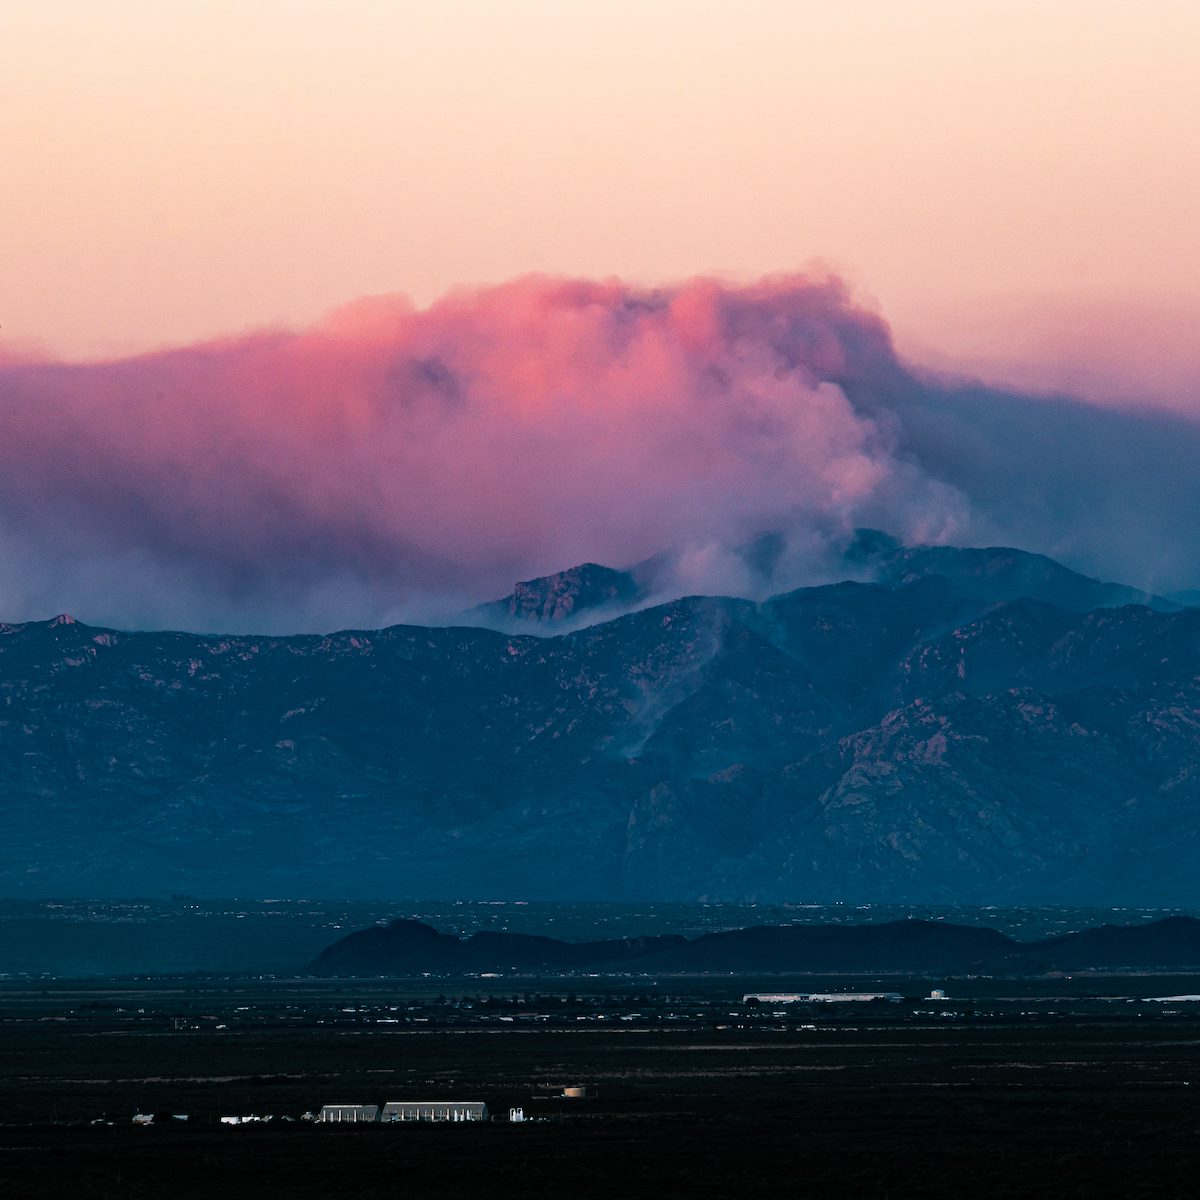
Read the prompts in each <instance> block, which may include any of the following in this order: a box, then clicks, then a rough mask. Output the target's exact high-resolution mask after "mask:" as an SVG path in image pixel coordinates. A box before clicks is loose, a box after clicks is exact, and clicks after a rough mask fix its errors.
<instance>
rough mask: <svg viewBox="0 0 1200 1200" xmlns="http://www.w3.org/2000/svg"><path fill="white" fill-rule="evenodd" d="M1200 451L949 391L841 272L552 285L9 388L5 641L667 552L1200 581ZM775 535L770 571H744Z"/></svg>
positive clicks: (371, 602) (243, 619)
mask: <svg viewBox="0 0 1200 1200" xmlns="http://www.w3.org/2000/svg"><path fill="white" fill-rule="evenodd" d="M1198 455H1200V427H1198V426H1197V425H1196V424H1193V423H1192V422H1190V421H1189V420H1187V419H1186V418H1183V417H1178V416H1174V417H1173V416H1169V415H1165V414H1162V413H1155V412H1150V411H1132V410H1131V411H1114V410H1112V409H1099V408H1094V407H1089V406H1086V405H1083V404H1079V403H1072V402H1069V401H1065V400H1046V399H1037V398H1033V397H1028V396H1021V395H1017V394H1012V393H1004V392H998V391H992V390H988V389H986V388H984V387H982V386H978V387H976V386H964V385H962V384H953V385H951V384H948V383H943V382H939V381H938V380H937V379H935V378H931V377H929V376H926V375H923V374H921V373H919V372H917V371H915V370H913V369H911V368H910V367H909V366H907V365H905V364H903V363H902V362H900V361H899V360H898V358H897V355H896V353H895V351H894V349H893V346H892V342H891V338H890V335H889V332H888V329H887V327H886V325H885V324H884V322H883V321H882V320H881V319H880V318H879V317H878V316H876V315H874V314H873V313H871V312H869V311H867V310H865V309H864V308H862V307H860V306H859V305H857V304H856V303H855V302H854V301H853V299H852V298H851V296H850V295H849V293H848V291H847V289H846V288H845V286H844V285H843V284H842V283H840V282H839V281H838V280H836V279H811V278H804V277H795V276H790V277H780V278H773V279H768V280H764V281H761V282H759V283H756V284H753V285H749V286H734V285H730V284H725V283H721V282H717V281H713V280H708V279H698V280H694V281H691V282H688V283H686V284H683V285H680V286H677V287H673V288H663V289H639V288H635V287H630V286H627V285H625V284H623V283H620V282H617V281H605V282H587V281H577V280H558V279H546V278H540V277H531V278H525V279H520V280H517V281H515V282H512V283H509V284H506V285H503V286H499V287H494V288H488V289H479V290H470V291H468V290H463V291H459V292H455V293H452V294H450V295H448V296H446V297H445V298H443V299H442V300H440V301H439V302H437V303H436V304H434V305H432V306H431V307H429V308H427V309H423V310H416V309H414V308H413V307H412V306H411V305H410V304H408V303H407V302H406V301H404V300H403V299H397V298H380V299H368V300H363V301H359V302H357V303H355V304H353V305H350V306H348V307H347V308H344V309H342V310H340V311H338V312H335V313H334V314H333V315H332V316H330V317H329V318H328V319H327V320H326V321H324V322H323V323H322V324H320V325H319V326H317V327H315V328H312V329H307V330H304V331H300V332H290V331H272V332H260V333H254V334H250V335H247V336H244V337H240V338H233V339H228V340H223V341H219V342H212V343H207V344H203V345H197V346H191V347H185V348H181V349H175V350H170V351H166V352H162V353H157V354H151V355H146V356H142V357H138V358H133V359H128V360H124V361H119V362H104V363H89V364H63V363H54V362H17V361H9V362H7V363H3V362H0V617H3V618H5V619H8V620H21V619H27V618H33V617H42V616H47V615H50V614H52V613H54V612H57V611H71V612H73V613H75V614H76V615H78V616H79V617H81V618H82V619H84V620H87V621H90V622H93V623H98V624H99V623H106V624H112V625H117V626H122V627H127V628H128V627H162V626H177V627H184V628H193V629H209V630H211V629H225V630H251V629H252V630H258V631H280V632H294V631H300V630H318V629H326V628H332V627H335V626H372V625H378V624H384V623H387V622H390V621H396V620H404V619H407V620H413V619H438V618H439V617H445V616H447V615H448V614H451V613H453V612H455V611H457V610H459V609H461V608H462V607H464V606H466V605H469V604H473V603H476V602H478V601H481V600H486V599H491V598H493V597H495V596H498V595H502V594H503V593H505V592H506V591H508V590H509V588H510V587H511V584H512V583H513V582H514V581H515V580H517V579H523V578H528V577H530V576H533V575H537V574H542V573H546V572H549V571H553V570H556V569H559V568H561V567H564V566H568V565H571V564H573V563H576V562H580V561H585V560H592V561H599V562H604V563H608V564H610V565H614V566H625V565H628V564H631V563H634V562H636V561H638V560H640V559H643V558H646V557H647V556H650V555H653V554H655V553H658V552H661V551H671V552H673V555H674V558H673V561H674V562H675V563H676V564H677V566H676V575H677V580H676V582H677V585H678V588H679V589H680V590H686V591H722V592H742V593H743V594H756V593H760V592H762V591H764V590H772V589H778V588H782V587H787V586H793V585H796V584H799V583H803V582H814V581H820V580H823V579H825V578H827V577H829V576H830V575H831V574H836V570H837V567H836V561H837V555H838V552H839V549H840V547H841V546H843V545H844V544H845V543H846V541H847V540H848V539H849V537H850V536H851V532H852V531H853V529H854V528H855V527H857V526H863V525H869V526H873V527H877V528H880V529H884V530H886V531H887V532H888V533H891V534H892V535H894V536H895V537H897V538H899V539H900V540H902V541H905V542H908V543H916V542H929V541H933V542H956V543H962V544H982V543H1004V544H1010V545H1019V546H1022V547H1024V548H1027V549H1032V550H1039V551H1042V552H1045V553H1049V554H1052V555H1055V556H1057V557H1060V558H1062V559H1064V560H1065V561H1067V562H1069V563H1070V564H1071V565H1073V566H1076V567H1079V568H1082V569H1084V570H1086V571H1088V572H1089V573H1093V574H1099V575H1104V576H1106V577H1111V578H1118V579H1120V580H1122V581H1124V582H1129V583H1134V584H1137V585H1139V586H1143V587H1148V588H1152V589H1153V588H1158V589H1166V588H1171V587H1185V586H1194V585H1195V583H1196V582H1197V581H1200V540H1198V539H1196V537H1195V534H1194V514H1195V513H1196V512H1198V511H1200V472H1197V471H1196V470H1195V466H1194V464H1195V462H1196V461H1198ZM764 533H772V534H774V535H776V540H777V543H778V546H779V547H780V548H781V549H780V550H779V552H778V553H775V554H773V555H772V556H771V561H770V563H769V565H767V566H761V565H759V566H756V565H755V564H754V562H753V561H752V559H751V558H748V557H747V556H746V555H745V554H741V553H736V551H737V549H738V548H739V547H744V546H746V545H748V544H749V543H751V542H753V541H754V539H755V538H757V537H759V536H760V535H762V534H764Z"/></svg>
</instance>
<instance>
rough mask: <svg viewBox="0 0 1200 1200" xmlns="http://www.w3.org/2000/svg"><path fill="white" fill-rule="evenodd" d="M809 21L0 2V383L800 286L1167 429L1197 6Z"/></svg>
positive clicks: (674, 7) (1191, 299) (1195, 269)
mask: <svg viewBox="0 0 1200 1200" xmlns="http://www.w3.org/2000/svg"><path fill="white" fill-rule="evenodd" d="M832 9H833V6H828V5H816V4H806V3H786V2H783V0H758V2H757V3H754V2H751V3H739V4H734V3H704V2H702V0H690V2H687V3H685V2H683V0H658V2H657V3H652V4H644V3H643V4H634V3H631V2H630V0H616V2H613V3H607V4H605V5H604V6H599V5H584V4H577V3H576V4H572V3H561V2H560V3H551V2H549V0H506V2H505V3H485V2H483V0H458V2H448V3H446V4H443V5H441V6H418V5H415V4H404V3H382V2H375V0H358V2H353V0H350V2H343V3H338V4H334V3H329V2H327V0H292V2H290V3H285V2H282V0H260V2H259V3H257V4H254V5H247V4H244V3H231V2H226V0H210V2H205V3H198V2H188V0H180V2H173V3H171V4H161V3H157V2H151V0H122V2H121V3H115V2H112V0H86V2H84V0H46V2H43V3H39V4H37V5H34V4H33V3H30V2H28V0H25V2H20V3H14V4H10V5H7V6H5V7H4V9H3V11H2V12H0V100H2V102H3V103H2V104H0V156H2V161H3V162H4V164H5V170H4V176H5V178H4V183H3V190H2V194H3V197H4V202H3V206H2V208H3V220H2V222H0V339H3V340H2V342H0V348H3V347H8V348H9V349H10V350H11V351H14V352H17V353H20V352H21V351H22V349H23V348H30V347H36V348H42V349H44V351H45V352H47V353H50V354H54V355H61V356H65V357H69V358H79V357H108V356H113V355H118V354H124V353H132V352H137V351H141V350H145V349H149V348H152V347H156V346H160V345H163V344H170V343H180V342H187V341H192V340H196V339H201V338H206V337H211V336H214V335H218V334H227V333H234V332H238V331H240V330H243V329H246V328H253V327H258V326H264V325H273V324H288V325H294V324H303V323H308V322H311V321H313V320H315V319H316V318H317V317H318V316H319V315H320V314H321V313H323V312H326V311H328V310H329V309H331V308H334V307H336V306H338V305H339V304H341V303H343V302H345V301H347V300H350V299H351V298H353V297H355V296H359V295H364V294H377V293H390V292H402V293H406V294H408V295H410V296H411V297H412V298H413V299H414V300H415V301H416V302H417V303H418V304H424V303H427V302H428V301H430V300H432V299H433V298H435V297H436V296H438V295H439V294H441V293H443V292H444V291H445V290H447V289H448V288H450V287H452V286H454V285H456V284H461V283H470V284H473V283H483V282H490V281H498V280H502V279H505V278H509V277H511V276H514V275H519V274H523V273H526V272H529V271H543V272H550V273H555V274H568V275H583V276H592V277H596V276H598V277H607V276H613V275H615V276H620V277H623V278H627V279H631V280H635V281H639V282H649V283H654V282H660V281H661V282H669V281H674V280H677V279H681V278H686V277H689V276H691V275H695V274H707V273H713V272H716V273H726V274H732V275H734V276H736V277H740V278H747V277H753V276H756V275H759V274H763V273H772V272H777V271H786V270H793V269H796V268H797V267H803V266H804V265H805V264H806V263H809V262H812V261H814V260H816V261H820V262H822V263H824V264H827V265H828V266H830V267H832V268H833V269H835V270H837V271H839V272H841V273H843V274H844V275H845V276H846V277H847V278H849V279H850V280H851V281H852V282H853V283H854V284H855V285H856V286H857V287H859V288H860V289H863V290H864V294H865V295H866V296H867V297H868V298H869V299H870V300H871V301H872V303H873V304H874V305H875V306H876V307H878V308H879V310H880V311H881V312H882V313H883V314H884V315H885V316H886V317H887V318H888V320H889V321H890V322H891V323H892V324H893V327H894V328H895V329H896V331H897V336H898V339H899V342H900V345H901V348H902V349H905V350H907V351H908V352H909V353H911V354H913V355H914V356H916V357H919V358H924V359H926V360H927V361H932V362H934V365H939V362H940V363H941V364H942V365H948V366H966V367H976V368H979V369H980V370H983V371H985V373H990V374H991V375H992V376H993V377H996V378H1000V379H1008V380H1010V381H1012V382H1017V383H1021V384H1022V385H1028V386H1039V385H1041V386H1053V387H1064V388H1077V389H1079V390H1081V391H1084V392H1087V391H1088V390H1089V389H1090V390H1091V391H1092V392H1093V393H1094V394H1096V395H1097V396H1098V397H1099V398H1102V399H1110V400H1120V399H1123V398H1135V397H1134V393H1135V392H1139V391H1142V392H1144V393H1145V395H1146V396H1147V397H1148V398H1150V399H1156V400H1158V401H1160V402H1163V403H1171V404H1173V405H1175V406H1176V407H1179V406H1184V407H1187V406H1188V405H1189V403H1190V398H1191V396H1192V395H1194V385H1195V384H1196V381H1197V380H1198V379H1200V357H1198V352H1197V350H1196V346H1197V344H1198V343H1200V338H1197V337H1196V332H1197V318H1198V317H1200V232H1198V230H1200V221H1198V219H1197V218H1198V217H1200V155H1198V154H1197V153H1196V149H1195V148H1196V146H1198V145H1200V82H1198V79H1200V74H1198V73H1197V72H1196V71H1195V69H1194V62H1193V58H1194V48H1195V46H1196V45H1198V44H1200V5H1196V4H1194V3H1190V2H1189V3H1182V2H1176V0H1152V2H1150V3H1146V4H1142V5H1138V6H1132V5H1128V4H1125V3H1118V2H1116V0H1107V2H1106V0H1091V2H1089V3H1082V2H1078V0H1059V2H1057V3H1055V4H1051V5H1046V4H1037V3H1032V2H1030V0H1010V2H1008V3H997V2H993V0H983V2H979V3H973V4H969V5H964V4H962V3H960V2H957V0H956V2H950V0H911V2H909V3H905V4H893V3H884V2H872V0H850V2H848V3H844V4H842V5H839V6H837V9H836V11H832ZM1197 403H1200V402H1197ZM1193 411H1194V410H1193Z"/></svg>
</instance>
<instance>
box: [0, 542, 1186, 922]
mask: <svg viewBox="0 0 1200 1200" xmlns="http://www.w3.org/2000/svg"><path fill="white" fill-rule="evenodd" d="M1034 557H1035V556H1021V555H1020V553H1019V552H1016V551H1009V550H997V551H966V552H958V553H955V552H952V551H949V552H942V551H939V552H937V554H935V555H933V556H930V557H928V558H926V559H925V560H924V566H922V567H921V569H915V568H914V567H913V566H912V562H911V560H910V562H909V565H908V566H907V567H906V568H905V569H904V570H903V571H901V572H899V573H898V574H896V575H895V576H894V577H893V578H891V579H889V580H887V581H885V582H882V583H876V584H862V583H842V584H836V585H833V586H829V587H820V588H805V589H800V590H798V591H795V592H791V593H788V594H786V595H782V596H778V597H776V598H774V599H772V600H769V601H767V602H765V603H762V604H754V603H751V602H749V601H744V600H734V599H720V598H705V597H690V598H685V599H681V600H677V601H674V602H672V603H670V604H665V605H661V606H657V607H653V608H647V609H644V610H642V611H638V612H633V613H629V614H627V615H625V616H622V617H619V618H617V619H615V620H611V621H608V622H605V623H603V624H597V625H594V626H591V627H589V628H586V629H581V630H579V631H577V632H574V633H571V634H568V635H566V636H557V637H544V636H543V637H530V636H512V635H506V634H503V633H498V632H494V631H491V630H488V629H468V628H448V629H437V628H417V627H406V626H398V627H394V628H390V629H384V630H380V631H374V632H363V631H346V632H342V633H337V634H333V635H330V636H327V637H275V638H267V637H211V636H196V635H189V634H173V633H172V634H167V633H136V634H133V633H118V632H114V631H110V630H100V629H95V628H89V627H86V626H83V625H80V624H76V623H72V622H70V621H69V620H67V619H61V618H60V619H56V620H54V621H49V622H40V623H31V624H25V625H14V626H2V627H0V798H2V802H3V810H4V813H5V818H6V819H5V834H6V836H5V838H4V840H3V842H2V843H0V891H3V892H7V893H17V894H20V893H36V894H41V895H54V894H62V893H69V894H76V895H79V894H131V893H138V892H153V893H159V894H162V893H165V892H170V891H190V892H193V893H206V894H224V895H237V894H242V895H260V896H263V895H266V896H270V895H337V894H343V895H358V896H365V895H378V896H382V895H390V896H405V895H407V896H463V897H484V898H486V897H492V896H501V895H506V896H530V897H547V898H571V897H597V898H606V897H607V898H639V899H654V898H696V897H712V898H759V899H763V900H767V899H805V898H809V899H813V900H822V901H836V900H848V901H855V902H867V901H885V900H900V901H910V902H943V901H962V902H974V903H1021V902H1031V903H1032V902H1040V903H1054V902H1070V903H1096V904H1116V903H1125V902H1137V903H1147V904H1154V903H1184V904H1190V903H1197V902H1200V878H1198V876H1197V872H1196V871H1195V869H1194V865H1195V862H1196V861H1197V852H1198V851H1200V807H1198V805H1200V611H1198V610H1195V609H1181V610H1177V611H1158V610H1156V608H1152V607H1150V606H1148V605H1145V604H1122V606H1120V607H1094V606H1093V607H1087V606H1089V605H1092V604H1093V597H1094V596H1099V597H1101V598H1100V599H1098V600H1096V601H1095V603H1097V604H1103V603H1104V602H1105V599H1104V598H1105V597H1107V599H1108V600H1110V601H1120V600H1122V599H1123V594H1121V593H1115V594H1114V593H1112V592H1107V591H1101V592H1094V591H1093V592H1089V591H1088V590H1087V589H1088V587H1089V586H1091V585H1092V583H1093V581H1083V582H1082V583H1079V582H1075V581H1078V580H1080V579H1081V577H1079V576H1074V577H1073V580H1072V579H1067V583H1069V585H1070V586H1069V588H1067V591H1066V594H1064V593H1063V591H1062V589H1061V588H1060V587H1059V584H1058V583H1055V584H1054V587H1055V588H1058V589H1059V590H1057V591H1052V592H1051V593H1050V594H1052V595H1055V596H1057V597H1058V599H1059V601H1060V602H1059V603H1048V602H1047V593H1046V591H1044V590H1043V591H1042V593H1041V594H1040V598H1030V597H1027V596H1023V595H1020V594H1015V595H1014V594H1013V593H1014V588H1013V587H1012V586H1009V584H1008V583H1003V585H1000V584H998V585H997V586H996V588H995V590H994V592H993V591H992V590H989V588H988V587H987V586H985V585H986V583H987V581H988V580H996V579H1000V580H1001V581H1005V580H1009V581H1010V580H1012V579H1013V578H1014V576H1021V577H1022V578H1026V579H1028V578H1031V577H1032V578H1034V579H1035V580H1036V578H1038V577H1039V572H1041V573H1044V569H1043V567H1042V566H1041V563H1044V562H1048V561H1049V560H1039V562H1038V563H1035V564H1032V565H1031V564H1030V562H1029V561H1028V560H1030V559H1033V558H1034ZM931 563H932V565H931ZM1052 565H1053V566H1054V567H1055V568H1057V564H1052ZM1034 567H1036V568H1037V569H1036V570H1034V569H1033V568H1034ZM935 568H936V569H935ZM1060 571H1065V568H1057V570H1056V571H1052V572H1050V574H1051V576H1052V582H1053V579H1060V577H1059V575H1058V572H1060ZM1067 576H1070V573H1069V572H1068V573H1067ZM964 579H966V580H968V581H970V586H966V585H964V582H963V580H964ZM1060 582H1061V579H1060ZM1106 586H1107V585H1099V584H1096V585H1094V587H1095V588H1099V589H1103V588H1105V587H1106ZM1030 587H1031V590H1037V589H1036V588H1034V587H1033V585H1032V584H1031V585H1030ZM1016 590H1017V591H1019V588H1018V589H1016ZM1072 597H1074V599H1072ZM1081 606H1082V607H1081ZM1159 607H1160V608H1163V607H1166V608H1169V607H1170V606H1162V605H1160V606H1159Z"/></svg>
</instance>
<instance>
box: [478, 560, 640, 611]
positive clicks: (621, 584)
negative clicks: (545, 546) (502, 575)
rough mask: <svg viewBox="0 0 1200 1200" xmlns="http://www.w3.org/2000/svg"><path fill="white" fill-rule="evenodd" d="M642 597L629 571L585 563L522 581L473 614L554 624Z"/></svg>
mask: <svg viewBox="0 0 1200 1200" xmlns="http://www.w3.org/2000/svg"><path fill="white" fill-rule="evenodd" d="M641 594H642V589H641V587H640V586H639V585H638V582H637V579H636V578H635V577H634V576H633V575H632V574H631V573H630V572H628V571H618V570H616V569H614V568H613V567H606V566H602V565H601V564H600V563H594V562H585V563H579V564H578V565H577V566H574V567H568V568H567V569H566V570H565V571H556V572H555V573H554V574H553V575H542V576H539V577H538V578H536V579H526V580H522V581H521V582H520V583H518V584H517V585H516V587H514V588H513V590H512V592H511V593H510V594H509V595H508V596H505V597H504V598H503V599H501V600H494V601H493V602H492V603H490V604H482V605H480V606H479V608H478V609H476V610H475V611H476V612H477V613H479V614H480V615H482V616H485V617H488V618H491V619H493V620H495V619H500V620H508V621H513V620H516V621H530V622H538V623H541V622H554V623H557V622H562V621H567V620H570V619H572V618H574V617H578V616H581V615H582V614H583V613H586V612H592V611H598V610H603V609H608V608H618V607H626V606H628V605H630V604H633V603H635V602H636V601H637V600H638V599H640V598H641Z"/></svg>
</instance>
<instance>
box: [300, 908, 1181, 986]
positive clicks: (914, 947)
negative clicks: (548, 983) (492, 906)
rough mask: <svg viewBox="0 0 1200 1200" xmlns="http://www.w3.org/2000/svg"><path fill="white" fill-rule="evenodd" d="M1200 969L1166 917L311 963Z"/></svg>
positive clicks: (907, 926) (344, 950)
mask: <svg viewBox="0 0 1200 1200" xmlns="http://www.w3.org/2000/svg"><path fill="white" fill-rule="evenodd" d="M1195 967H1200V921H1198V920H1196V919H1194V918H1192V917H1168V918H1166V919H1165V920H1162V921H1154V922H1151V923H1150V924H1145V925H1131V926H1119V925H1102V926H1100V927H1099V928H1097V929H1086V930H1082V931H1080V932H1079V933H1071V934H1066V935H1064V936H1062V937H1057V938H1047V939H1043V940H1041V941H1035V942H1018V941H1016V940H1014V939H1013V938H1010V937H1006V936H1005V935H1004V934H1002V933H998V932H997V931H996V930H994V929H984V928H980V927H977V926H966V925H953V924H950V923H948V922H942V921H889V922H885V923H882V924H878V925H781V926H759V927H757V928H753V929H733V930H728V931H725V932H721V933H709V934H704V935H703V936H701V937H698V938H693V939H691V940H688V939H686V938H683V937H679V936H666V937H649V938H622V939H619V940H612V941H602V942H564V941H559V940H557V939H554V938H548V937H530V936H528V935H525V934H514V933H499V932H495V931H486V932H481V933H475V934H472V935H471V936H470V937H468V938H457V937H454V936H453V935H451V934H444V933H439V932H438V931H437V930H436V929H433V928H432V927H431V926H429V925H426V924H423V923H422V922H420V921H411V920H400V921H392V922H390V923H389V924H388V925H385V926H376V927H374V928H371V929H363V930H359V931H357V932H355V933H351V934H347V935H346V936H345V937H343V938H339V939H338V940H337V941H336V942H334V943H333V944H332V945H331V946H328V947H327V948H326V949H325V950H324V951H322V953H321V954H320V955H319V956H318V957H317V959H316V961H315V962H314V963H313V964H312V968H311V969H312V971H313V973H314V974H317V975H362V976H369V975H417V974H421V973H423V972H449V973H453V972H504V971H526V972H527V971H531V970H546V971H572V970H580V969H593V970H604V969H611V970H618V971H619V970H623V969H635V970H637V971H639V972H645V973H649V974H653V973H656V972H666V973H670V972H682V973H689V972H690V973H709V972H735V973H746V972H839V971H850V972H875V971H910V972H919V971H965V970H970V969H978V970H987V971H990V972H998V973H1005V972H1008V973H1018V974H1019V973H1023V972H1030V971H1033V972H1045V971H1050V970H1064V969H1069V970H1086V969H1093V970H1095V969H1114V968H1139V969H1146V968H1149V969H1184V968H1195Z"/></svg>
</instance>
